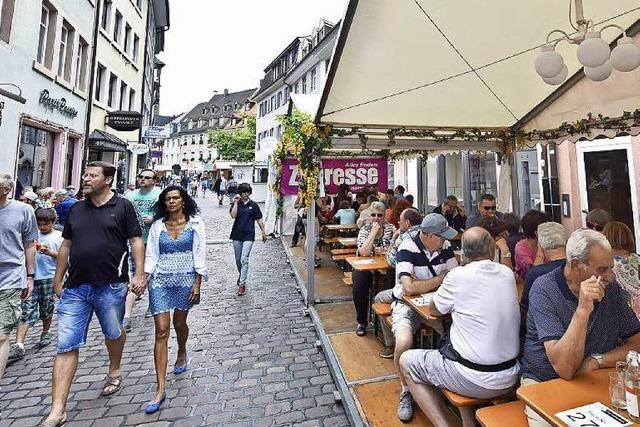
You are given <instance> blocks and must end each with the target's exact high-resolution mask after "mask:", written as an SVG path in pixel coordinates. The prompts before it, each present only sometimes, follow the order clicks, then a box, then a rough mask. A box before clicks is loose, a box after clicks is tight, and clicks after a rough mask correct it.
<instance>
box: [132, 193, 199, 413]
mask: <svg viewBox="0 0 640 427" xmlns="http://www.w3.org/2000/svg"><path fill="white" fill-rule="evenodd" d="M197 213H198V206H197V205H196V202H195V201H194V200H193V199H192V198H191V197H190V196H189V195H188V194H187V191H186V190H185V189H184V188H182V187H180V186H176V185H172V186H169V187H167V188H165V189H164V190H163V191H162V193H160V196H159V197H158V203H157V205H156V215H155V220H156V221H155V222H154V223H153V224H152V225H151V229H150V230H149V238H148V240H147V253H146V257H145V263H144V271H145V273H146V274H147V275H148V280H149V309H150V311H151V314H153V319H154V322H155V330H156V334H155V346H154V351H153V356H154V361H155V366H156V379H157V381H158V388H157V392H156V396H155V397H154V399H153V400H152V401H151V402H149V403H148V404H147V406H146V407H145V412H147V413H148V414H151V413H154V412H156V411H157V410H158V409H160V405H162V402H163V401H164V400H165V397H166V394H165V381H166V379H165V377H166V374H167V345H168V341H169V332H170V331H169V328H170V325H171V311H173V327H174V329H175V331H176V337H177V340H178V355H177V357H176V363H175V367H174V369H173V373H174V374H182V373H184V372H185V371H186V370H187V362H188V360H187V338H188V337H189V327H188V326H187V315H188V314H189V310H190V309H191V307H193V305H194V304H198V303H199V302H200V284H201V283H202V280H203V279H204V280H205V281H206V279H207V267H206V265H205V258H206V236H205V227H204V221H203V220H202V218H200V217H199V216H198V215H197Z"/></svg>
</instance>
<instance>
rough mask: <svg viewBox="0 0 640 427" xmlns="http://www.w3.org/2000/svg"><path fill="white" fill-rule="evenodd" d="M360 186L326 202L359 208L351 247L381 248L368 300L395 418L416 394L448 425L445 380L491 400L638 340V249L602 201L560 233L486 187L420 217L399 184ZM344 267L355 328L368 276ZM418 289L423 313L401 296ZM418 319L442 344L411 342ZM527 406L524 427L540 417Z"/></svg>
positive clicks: (364, 251) (618, 357) (598, 364)
mask: <svg viewBox="0 0 640 427" xmlns="http://www.w3.org/2000/svg"><path fill="white" fill-rule="evenodd" d="M368 190H369V191H363V192H361V193H358V194H357V196H356V201H354V202H350V203H351V206H349V203H345V199H348V198H349V197H351V195H350V193H349V192H348V188H347V189H345V191H344V197H342V199H341V200H335V201H331V200H332V199H330V198H328V199H327V200H326V201H325V203H323V206H324V207H325V208H326V206H330V205H331V204H333V205H334V207H335V206H339V210H337V212H341V213H340V214H339V215H338V217H339V221H340V222H341V223H342V221H343V218H349V220H350V221H351V220H352V219H353V218H355V216H356V215H354V214H353V213H357V214H358V218H357V219H356V220H355V223H356V224H357V226H358V228H359V232H358V238H357V254H358V255H359V256H371V255H376V254H386V257H387V262H388V265H389V269H388V270H387V274H386V277H387V283H386V286H385V287H386V288H388V289H386V290H382V291H380V292H378V293H377V294H376V295H375V298H374V299H373V301H374V302H376V303H387V304H390V305H391V316H392V322H391V327H390V328H389V327H388V326H387V324H386V322H380V326H381V330H382V334H383V339H384V344H385V347H384V348H383V349H382V350H381V351H380V357H383V358H393V359H394V364H395V367H396V370H397V372H398V375H399V377H400V381H401V383H402V389H401V392H400V396H399V402H398V410H397V414H398V418H399V419H400V420H402V421H409V420H411V419H412V416H413V402H415V403H417V404H418V405H419V406H420V408H421V409H422V410H423V412H424V413H425V414H426V415H427V417H429V418H430V419H431V421H432V422H433V424H434V425H449V422H450V413H449V411H448V410H447V408H446V406H445V404H444V400H443V398H442V396H441V390H442V389H447V390H450V391H452V392H455V393H458V394H461V395H464V396H468V397H472V398H478V399H491V398H495V397H498V396H502V395H505V394H507V393H509V392H512V391H513V390H514V389H515V388H517V387H518V386H519V385H527V384H532V383H536V382H540V381H548V380H551V379H555V378H564V379H571V378H573V377H575V376H576V375H578V374H580V373H583V372H586V371H590V370H595V369H600V368H609V367H615V366H616V362H618V361H623V360H624V359H625V356H626V354H627V352H628V351H629V350H640V321H639V320H638V317H639V315H640V274H639V273H640V256H638V255H637V254H636V246H635V241H634V236H633V232H632V231H631V229H630V228H629V227H628V226H627V225H625V224H624V223H621V222H616V221H611V218H610V215H609V214H608V213H607V212H606V211H603V210H601V209H595V210H593V211H591V212H590V213H589V214H588V215H587V218H586V228H582V229H578V230H576V231H573V232H572V233H568V232H567V230H565V228H564V226H562V225H561V224H558V223H555V222H552V221H551V218H550V217H549V216H548V215H547V214H545V213H543V212H540V211H536V210H531V211H529V212H527V213H525V215H524V216H523V217H522V218H521V219H520V218H518V217H517V216H515V215H513V214H510V213H502V212H499V211H497V204H496V199H495V197H494V196H492V195H491V194H484V195H482V196H481V197H480V199H479V202H478V209H477V212H474V213H472V214H471V215H470V216H468V217H467V216H466V214H465V210H464V208H463V207H462V206H459V205H458V200H457V198H456V197H455V196H449V197H447V199H446V200H445V201H444V203H442V205H440V206H438V207H437V208H436V209H434V211H433V212H432V213H430V214H427V215H425V216H424V217H423V216H422V215H421V214H420V212H419V211H418V210H417V209H416V208H415V207H413V201H412V200H411V201H407V200H406V196H404V188H401V186H399V188H396V190H395V191H391V192H388V193H387V194H384V195H380V194H379V193H378V191H377V188H375V189H368ZM371 190H373V191H371ZM338 203H339V205H338ZM321 209H322V208H321ZM345 211H352V212H353V213H352V212H348V213H345ZM457 248H461V251H460V252H454V249H457ZM352 274H353V275H352V277H353V301H354V305H355V308H356V316H357V319H356V321H357V329H356V333H357V335H359V336H364V335H366V334H367V325H368V311H369V295H370V292H371V289H372V284H373V281H374V276H373V274H372V273H370V272H362V271H357V270H356V271H354V272H353V273H352ZM519 289H520V292H519V291H518V290H519ZM424 293H431V299H430V303H429V305H428V313H429V315H428V316H426V317H428V318H429V319H430V320H428V321H427V320H426V319H425V317H423V316H420V315H419V314H417V312H416V311H414V310H413V309H412V308H411V307H410V306H409V305H407V304H406V303H405V302H404V301H403V296H404V295H417V294H424ZM520 294H521V295H520ZM443 319H446V321H445V322H443ZM449 319H450V320H449ZM422 324H426V325H427V326H428V327H430V328H431V329H432V330H434V331H435V332H437V333H438V334H439V335H440V336H441V339H440V344H439V349H437V350H419V349H412V348H413V347H414V342H413V341H414V335H415V333H416V331H417V330H418V329H419V328H420V326H421V325H422ZM446 325H450V326H449V327H446ZM525 413H526V415H527V417H528V420H529V425H530V426H547V425H549V424H548V423H547V422H546V421H544V419H542V418H541V417H540V416H539V415H537V414H536V412H535V411H533V410H531V409H530V408H528V407H526V408H525Z"/></svg>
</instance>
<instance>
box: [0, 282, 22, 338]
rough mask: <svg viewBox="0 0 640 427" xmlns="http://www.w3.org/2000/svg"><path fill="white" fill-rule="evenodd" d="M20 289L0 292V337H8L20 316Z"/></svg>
mask: <svg viewBox="0 0 640 427" xmlns="http://www.w3.org/2000/svg"><path fill="white" fill-rule="evenodd" d="M21 296H22V289H5V290H0V336H2V335H9V334H10V333H11V331H12V330H13V329H14V328H15V327H16V325H17V324H18V321H19V320H20V316H21V315H22V307H21V303H22V299H21V298H20V297H21Z"/></svg>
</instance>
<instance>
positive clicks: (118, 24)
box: [113, 9, 122, 43]
mask: <svg viewBox="0 0 640 427" xmlns="http://www.w3.org/2000/svg"><path fill="white" fill-rule="evenodd" d="M121 31H122V14H121V13H120V11H118V10H117V9H116V19H115V20H114V21H113V41H114V42H116V43H120V32H121Z"/></svg>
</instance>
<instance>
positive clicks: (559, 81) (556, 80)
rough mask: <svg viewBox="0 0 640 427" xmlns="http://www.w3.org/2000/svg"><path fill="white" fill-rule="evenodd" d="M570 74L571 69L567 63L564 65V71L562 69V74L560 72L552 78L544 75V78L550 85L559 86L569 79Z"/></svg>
mask: <svg viewBox="0 0 640 427" xmlns="http://www.w3.org/2000/svg"><path fill="white" fill-rule="evenodd" d="M568 76H569V69H568V68H567V66H566V65H565V66H564V67H562V71H560V74H558V75H557V76H555V77H551V78H550V79H548V78H546V77H543V78H542V80H544V82H545V83H546V84H548V85H552V86H558V85H560V84H562V83H564V81H565V80H566V79H567V77H568Z"/></svg>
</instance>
